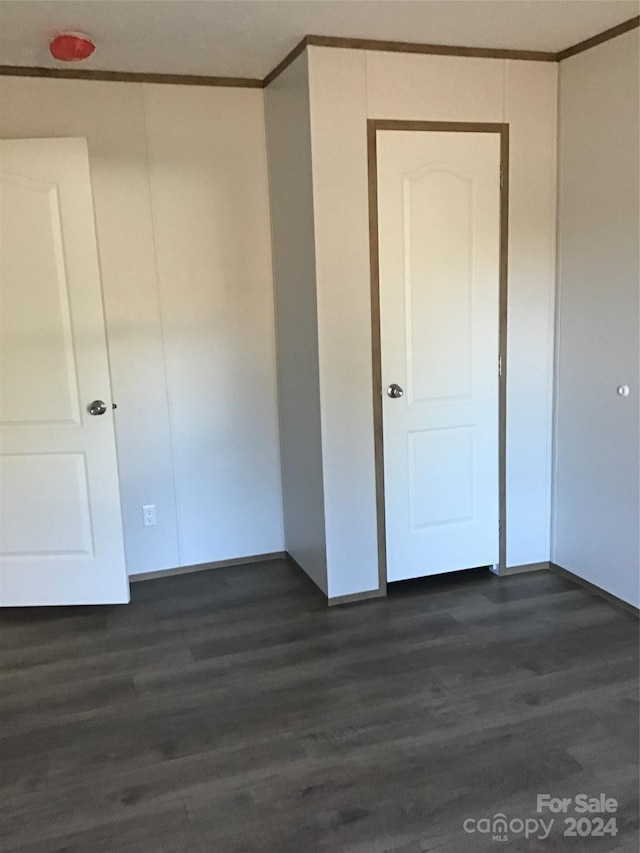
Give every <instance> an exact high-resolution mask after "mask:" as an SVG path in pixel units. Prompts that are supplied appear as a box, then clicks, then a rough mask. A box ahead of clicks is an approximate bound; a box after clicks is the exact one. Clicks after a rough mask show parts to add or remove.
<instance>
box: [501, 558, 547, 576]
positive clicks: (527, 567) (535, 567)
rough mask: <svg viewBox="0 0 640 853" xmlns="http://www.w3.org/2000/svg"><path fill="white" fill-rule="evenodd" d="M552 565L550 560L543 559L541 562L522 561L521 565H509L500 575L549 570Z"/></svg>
mask: <svg viewBox="0 0 640 853" xmlns="http://www.w3.org/2000/svg"><path fill="white" fill-rule="evenodd" d="M550 569H551V565H550V563H549V561H548V560H543V561H542V562H540V563H522V564H521V565H519V566H507V567H506V568H505V570H504V572H501V573H500V575H499V577H509V575H524V574H528V573H529V572H548V571H549V570H550Z"/></svg>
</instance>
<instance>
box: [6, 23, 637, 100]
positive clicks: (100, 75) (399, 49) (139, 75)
mask: <svg viewBox="0 0 640 853" xmlns="http://www.w3.org/2000/svg"><path fill="white" fill-rule="evenodd" d="M638 27H640V15H636V17H634V18H630V19H629V20H628V21H623V22H622V23H621V24H618V25H617V26H615V27H611V28H610V29H608V30H604V32H601V33H598V34H597V35H595V36H592V37H591V38H588V39H585V40H584V41H581V42H578V43H577V44H574V45H571V46H570V47H567V48H565V49H564V50H561V51H558V52H557V53H551V52H548V51H542V50H505V49H502V48H495V49H494V48H489V47H461V46H458V45H444V44H420V43H418V42H404V41H383V40H379V39H355V38H343V37H341V36H316V35H307V36H305V37H304V38H303V39H302V40H301V41H300V42H298V44H297V45H296V46H295V47H294V48H293V50H291V51H290V52H289V53H288V54H287V55H286V56H285V58H284V59H283V60H282V62H280V63H278V65H276V67H275V68H274V69H273V71H270V72H269V74H267V76H266V77H265V78H264V79H260V78H258V77H207V76H200V75H197V74H150V73H143V72H134V71H98V70H93V69H92V70H85V69H82V68H77V69H76V68H41V67H38V66H30V65H0V76H5V77H7V76H11V77H42V78H47V79H63V80H98V81H107V82H120V83H123V82H124V83H165V84H175V85H182V86H226V87H231V88H235V89H264V88H265V87H266V86H268V85H269V84H270V83H273V81H274V80H275V79H276V78H277V77H279V76H280V74H282V72H283V71H284V70H285V68H288V67H289V65H291V63H292V62H293V61H294V60H295V59H297V57H298V56H300V54H301V53H303V52H304V50H305V49H306V48H307V47H311V46H313V47H333V48H343V49H346V50H372V51H376V50H377V51H386V52H392V53H412V54H423V55H429V56H462V57H477V58H483V59H515V60H523V61H529V62H562V60H564V59H568V58H569V57H571V56H575V55H576V54H578V53H582V52H583V51H585V50H589V49H590V48H592V47H596V46H597V45H599V44H602V43H603V42H606V41H609V40H610V39H614V38H616V37H617V36H620V35H623V33H627V32H629V31H630V30H635V29H637V28H638Z"/></svg>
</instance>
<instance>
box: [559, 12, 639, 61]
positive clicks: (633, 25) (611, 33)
mask: <svg viewBox="0 0 640 853" xmlns="http://www.w3.org/2000/svg"><path fill="white" fill-rule="evenodd" d="M637 27H640V15H636V17H635V18H629V20H628V21H623V22H622V23H621V24H618V25H617V26H616V27H611V28H610V29H608V30H605V31H604V32H602V33H598V34H597V35H595V36H592V37H591V38H589V39H585V40H584V41H579V42H578V43H577V44H574V45H571V47H567V48H565V50H561V51H559V52H558V53H556V62H562V60H563V59H568V58H569V57H570V56H575V55H576V54H577V53H582V52H583V51H585V50H589V49H590V48H592V47H596V46H597V45H599V44H602V43H603V42H605V41H609V40H610V39H614V38H616V37H617V36H621V35H623V33H628V32H629V31H630V30H635V29H637Z"/></svg>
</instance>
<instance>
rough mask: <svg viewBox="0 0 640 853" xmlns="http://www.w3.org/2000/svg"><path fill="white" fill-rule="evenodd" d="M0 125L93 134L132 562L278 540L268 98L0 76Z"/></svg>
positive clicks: (0, 131)
mask: <svg viewBox="0 0 640 853" xmlns="http://www.w3.org/2000/svg"><path fill="white" fill-rule="evenodd" d="M0 136H2V137H5V138H19V137H60V136H83V137H87V138H88V144H89V157H90V164H91V175H92V183H93V193H94V202H95V215H96V228H97V236H98V246H99V253H100V264H101V271H102V282H103V294H104V304H105V318H106V326H107V337H108V345H109V358H110V363H111V374H112V384H113V392H114V399H115V400H116V401H117V403H118V410H117V413H116V437H117V444H118V456H119V470H120V483H121V496H122V508H123V524H124V532H125V543H126V551H127V565H128V569H129V572H130V573H140V572H145V571H155V570H159V569H165V568H172V567H175V566H179V565H190V564H195V563H202V562H209V561H215V560H224V559H229V558H236V557H243V556H249V555H253V554H260V553H267V552H272V551H280V550H282V548H283V529H282V499H281V486H280V463H279V445H278V437H277V435H278V424H277V409H276V378H275V345H274V328H273V298H272V275H271V247H270V229H269V203H268V182H267V166H266V148H265V129H264V112H263V93H262V92H261V91H256V90H241V89H233V90H232V89H210V88H200V87H198V88H195V87H177V86H176V87H172V86H156V85H143V84H137V83H104V82H99V83H97V82H86V81H69V80H38V79H28V78H10V77H3V78H1V79H0ZM150 503H153V504H156V507H157V518H158V524H157V526H156V527H147V528H144V527H143V525H142V511H141V507H142V505H143V504H150Z"/></svg>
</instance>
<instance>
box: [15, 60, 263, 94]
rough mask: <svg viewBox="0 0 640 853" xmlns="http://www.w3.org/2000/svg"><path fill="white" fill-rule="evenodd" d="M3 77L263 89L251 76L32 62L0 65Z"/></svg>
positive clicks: (260, 82)
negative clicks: (114, 69) (57, 66)
mask: <svg viewBox="0 0 640 853" xmlns="http://www.w3.org/2000/svg"><path fill="white" fill-rule="evenodd" d="M0 76H3V77H43V78H45V79H51V78H53V79H62V80H94V81H101V82H111V83H165V84H166V83H170V84H176V85H181V86H226V87H231V88H234V89H262V88H264V85H265V84H264V80H260V79H259V78H257V77H256V78H252V77H206V76H200V75H198V74H151V73H144V72H138V71H99V70H97V69H90V70H89V69H86V68H77V69H76V68H41V67H39V66H35V65H0Z"/></svg>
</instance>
